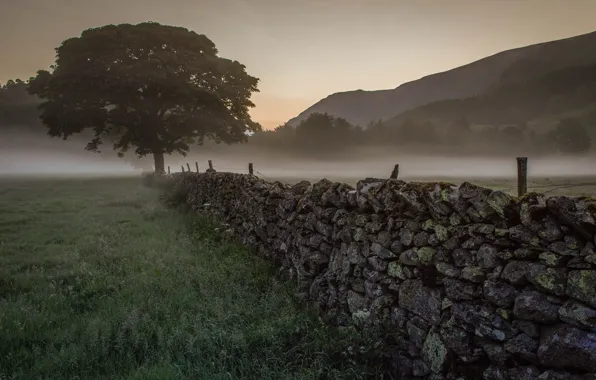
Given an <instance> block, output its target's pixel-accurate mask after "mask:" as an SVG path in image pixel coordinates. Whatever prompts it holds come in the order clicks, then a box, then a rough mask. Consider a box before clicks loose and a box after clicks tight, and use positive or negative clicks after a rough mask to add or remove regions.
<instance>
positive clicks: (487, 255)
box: [476, 244, 499, 269]
mask: <svg viewBox="0 0 596 380" xmlns="http://www.w3.org/2000/svg"><path fill="white" fill-rule="evenodd" d="M498 252H499V250H498V249H497V247H495V246H493V245H490V244H483V245H482V246H481V247H480V249H478V252H477V253H476V257H477V258H478V266H479V267H480V268H482V269H492V268H495V267H497V266H499V257H498Z"/></svg>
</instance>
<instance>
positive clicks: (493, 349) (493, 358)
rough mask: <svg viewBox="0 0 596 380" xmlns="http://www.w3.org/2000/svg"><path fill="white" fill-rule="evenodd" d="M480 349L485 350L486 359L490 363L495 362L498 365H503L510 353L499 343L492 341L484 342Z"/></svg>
mask: <svg viewBox="0 0 596 380" xmlns="http://www.w3.org/2000/svg"><path fill="white" fill-rule="evenodd" d="M482 349H483V350H484V352H486V355H487V356H488V359H489V360H490V362H491V363H495V364H498V365H501V366H503V365H505V363H506V362H507V359H509V357H510V356H511V354H510V353H508V352H507V351H505V348H504V347H503V345H502V344H500V343H494V342H484V343H483V345H482Z"/></svg>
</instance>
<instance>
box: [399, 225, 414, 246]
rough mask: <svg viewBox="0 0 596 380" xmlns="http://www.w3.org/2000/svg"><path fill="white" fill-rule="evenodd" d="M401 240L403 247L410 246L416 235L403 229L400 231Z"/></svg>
mask: <svg viewBox="0 0 596 380" xmlns="http://www.w3.org/2000/svg"><path fill="white" fill-rule="evenodd" d="M399 240H400V242H401V243H402V244H403V245H405V246H410V245H412V241H413V240H414V234H413V233H412V231H410V230H409V229H407V228H402V229H401V230H399Z"/></svg>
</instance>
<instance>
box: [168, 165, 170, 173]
mask: <svg viewBox="0 0 596 380" xmlns="http://www.w3.org/2000/svg"><path fill="white" fill-rule="evenodd" d="M168 175H170V165H168Z"/></svg>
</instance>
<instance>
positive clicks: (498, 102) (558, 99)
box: [385, 63, 596, 129]
mask: <svg viewBox="0 0 596 380" xmlns="http://www.w3.org/2000/svg"><path fill="white" fill-rule="evenodd" d="M525 78H528V79H525ZM503 83H504V84H502V85H500V86H498V87H495V88H493V89H491V90H489V91H486V92H485V93H483V94H481V95H478V96H474V97H468V98H463V99H449V100H440V101H437V102H433V103H429V104H426V105H423V106H420V107H416V108H413V109H410V110H407V111H404V112H402V113H401V114H399V115H397V116H395V117H393V118H391V119H389V120H387V121H385V124H386V125H388V126H395V127H397V126H399V125H401V124H402V123H403V122H405V121H406V120H408V121H415V122H427V121H428V122H431V123H433V124H434V125H437V126H442V127H443V126H446V125H448V124H449V123H451V122H453V121H455V120H457V119H460V118H462V117H465V118H466V119H467V120H468V121H469V122H470V123H471V124H476V125H506V124H520V123H532V122H534V124H541V127H545V124H548V123H544V121H545V120H547V119H548V118H551V119H556V118H562V117H564V116H575V117H579V118H580V119H586V121H587V122H588V123H590V124H591V123H592V122H593V117H594V112H593V111H594V110H596V63H593V64H590V65H585V66H571V67H566V68H564V69H559V70H556V71H551V72H548V73H546V74H539V75H538V76H532V75H527V76H525V77H520V78H519V80H518V81H503ZM586 111H587V112H586ZM546 127H548V125H546ZM589 127H596V125H594V126H592V125H589ZM541 129H543V128H541Z"/></svg>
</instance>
